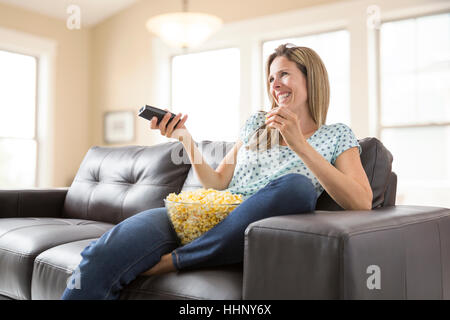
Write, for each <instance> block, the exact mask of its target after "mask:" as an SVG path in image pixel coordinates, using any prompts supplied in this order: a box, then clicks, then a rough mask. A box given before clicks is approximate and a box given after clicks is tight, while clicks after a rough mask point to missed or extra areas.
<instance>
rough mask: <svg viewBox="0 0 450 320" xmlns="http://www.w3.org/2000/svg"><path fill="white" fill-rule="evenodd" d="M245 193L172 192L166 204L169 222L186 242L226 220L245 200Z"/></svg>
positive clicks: (205, 190) (197, 190)
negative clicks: (243, 198) (243, 195)
mask: <svg viewBox="0 0 450 320" xmlns="http://www.w3.org/2000/svg"><path fill="white" fill-rule="evenodd" d="M242 201H243V200H242V195H238V194H232V193H231V192H229V191H219V190H215V189H204V188H200V189H196V190H192V191H182V192H181V193H179V194H178V195H177V194H175V193H170V194H169V195H168V196H167V197H166V199H164V203H165V206H166V209H167V214H168V215H169V218H170V221H171V222H172V225H173V227H174V229H175V231H176V233H177V235H178V237H179V238H180V241H181V244H182V245H185V244H187V243H189V242H191V241H192V240H194V239H196V238H198V237H199V236H201V235H202V234H203V233H205V232H206V231H208V230H209V229H211V228H212V227H214V226H215V225H216V224H218V223H219V222H220V221H222V220H223V219H225V218H226V217H227V216H228V215H229V214H230V212H231V211H233V210H234V209H236V208H237V207H238V206H239V205H240V204H241V203H242Z"/></svg>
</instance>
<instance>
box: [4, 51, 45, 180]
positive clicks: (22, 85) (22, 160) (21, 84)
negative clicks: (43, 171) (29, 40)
mask: <svg viewBox="0 0 450 320" xmlns="http://www.w3.org/2000/svg"><path fill="white" fill-rule="evenodd" d="M36 65H37V61H36V58H35V57H32V56H27V55H22V54H16V53H11V52H7V51H0V70H1V72H0V188H18V187H34V186H36V159H37V158H36V156H37V143H36V125H35V123H36Z"/></svg>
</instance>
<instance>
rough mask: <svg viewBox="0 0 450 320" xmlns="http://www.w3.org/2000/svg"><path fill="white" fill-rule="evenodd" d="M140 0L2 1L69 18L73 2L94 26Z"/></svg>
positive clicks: (84, 19) (84, 20)
mask: <svg viewBox="0 0 450 320" xmlns="http://www.w3.org/2000/svg"><path fill="white" fill-rule="evenodd" d="M137 1H139V0H0V3H5V4H9V5H14V6H17V7H21V8H24V9H28V10H31V11H34V12H38V13H41V14H44V15H47V16H50V17H54V18H58V19H64V20H65V19H67V18H68V17H69V16H70V13H67V8H68V7H69V5H71V4H75V5H78V6H79V7H80V13H81V24H82V25H83V26H93V25H95V24H97V23H99V22H101V21H103V20H105V19H106V18H108V17H110V16H112V15H114V14H115V13H117V12H119V11H120V10H123V9H125V8H126V7H128V6H130V5H132V4H133V3H135V2H137Z"/></svg>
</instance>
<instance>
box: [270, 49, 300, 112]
mask: <svg viewBox="0 0 450 320" xmlns="http://www.w3.org/2000/svg"><path fill="white" fill-rule="evenodd" d="M268 81H269V86H270V94H271V95H272V97H273V100H274V101H275V103H276V104H277V105H278V106H280V107H281V106H286V107H288V108H289V109H291V110H292V111H296V110H299V109H301V108H305V107H306V108H307V100H308V94H307V88H306V77H305V75H304V74H303V73H302V72H301V71H300V69H299V68H298V67H297V64H296V63H295V62H293V61H290V60H289V59H287V58H286V57H283V56H279V57H276V58H275V59H274V60H273V62H272V64H271V65H270V74H269V79H268Z"/></svg>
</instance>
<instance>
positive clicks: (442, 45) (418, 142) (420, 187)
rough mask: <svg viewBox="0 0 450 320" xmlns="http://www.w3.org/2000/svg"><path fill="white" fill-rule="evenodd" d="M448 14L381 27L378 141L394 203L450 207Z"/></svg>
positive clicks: (396, 22)
mask: <svg viewBox="0 0 450 320" xmlns="http://www.w3.org/2000/svg"><path fill="white" fill-rule="evenodd" d="M449 39H450V14H439V15H433V16H424V17H419V18H414V19H405V20H399V21H393V22H386V23H384V24H382V26H381V29H380V80H381V83H380V95H381V114H380V130H381V140H382V141H383V143H384V144H385V145H386V147H387V148H388V149H389V150H390V151H391V152H392V154H393V156H394V162H393V171H394V172H396V173H397V175H398V187H397V203H398V204H411V205H412V204H418V205H433V206H444V207H450V196H449V195H450V41H449Z"/></svg>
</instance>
